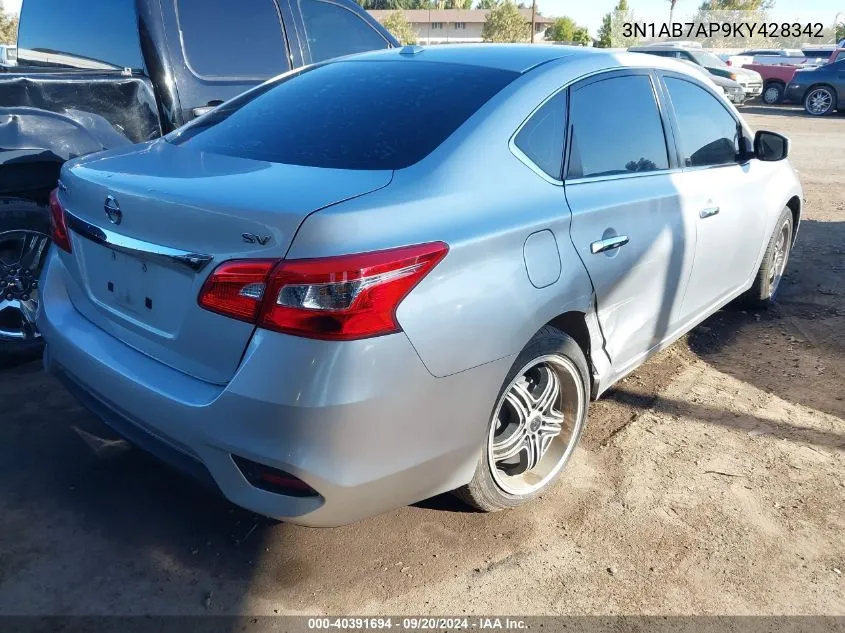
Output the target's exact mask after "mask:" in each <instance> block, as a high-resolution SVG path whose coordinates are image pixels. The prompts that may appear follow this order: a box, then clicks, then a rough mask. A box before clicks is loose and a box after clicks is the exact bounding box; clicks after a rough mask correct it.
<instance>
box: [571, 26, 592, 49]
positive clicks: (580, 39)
mask: <svg viewBox="0 0 845 633" xmlns="http://www.w3.org/2000/svg"><path fill="white" fill-rule="evenodd" d="M572 43H573V44H577V45H578V46H589V45H590V44H592V43H593V38H592V37H591V36H590V30H589V29H588V28H587V27H586V26H579V27H578V28H577V29H575V32H574V33H573V34H572Z"/></svg>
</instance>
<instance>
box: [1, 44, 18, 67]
mask: <svg viewBox="0 0 845 633" xmlns="http://www.w3.org/2000/svg"><path fill="white" fill-rule="evenodd" d="M17 65H18V47H17V46H14V45H13V44H0V67H4V66H5V67H8V66H17Z"/></svg>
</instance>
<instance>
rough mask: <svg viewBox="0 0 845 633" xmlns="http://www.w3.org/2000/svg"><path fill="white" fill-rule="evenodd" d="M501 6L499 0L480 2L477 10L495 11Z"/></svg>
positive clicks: (480, 0)
mask: <svg viewBox="0 0 845 633" xmlns="http://www.w3.org/2000/svg"><path fill="white" fill-rule="evenodd" d="M497 6H499V0H479V2H478V4H477V5H476V7H475V8H476V9H495V8H496V7H497Z"/></svg>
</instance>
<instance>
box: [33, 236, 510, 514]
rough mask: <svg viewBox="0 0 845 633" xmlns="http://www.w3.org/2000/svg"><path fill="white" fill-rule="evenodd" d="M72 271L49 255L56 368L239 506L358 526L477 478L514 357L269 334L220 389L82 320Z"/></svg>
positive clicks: (136, 434)
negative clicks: (264, 481)
mask: <svg viewBox="0 0 845 633" xmlns="http://www.w3.org/2000/svg"><path fill="white" fill-rule="evenodd" d="M66 274H67V271H66V269H65V268H64V265H63V263H62V261H61V259H60V258H58V257H57V256H56V253H55V252H54V251H51V253H50V255H49V256H48V262H47V265H46V266H45V270H44V272H43V274H42V281H41V292H42V302H41V309H40V313H39V316H38V325H39V328H40V329H41V331H42V333H43V335H44V338H45V340H46V342H47V344H48V351H47V353H46V356H45V363H46V365H47V367H48V369H49V370H50V371H51V372H53V373H55V374H56V375H58V376H59V377H60V378H61V379H62V380H63V382H65V384H67V385H69V387H70V390H71V391H72V392H73V393H74V394H75V395H76V396H77V398H79V399H80V401H81V402H82V403H83V404H84V405H85V406H87V407H88V408H89V409H90V410H91V411H92V412H93V413H95V414H96V415H97V416H98V417H100V418H101V419H103V420H104V421H105V422H106V423H107V424H109V425H110V426H112V427H113V428H115V430H117V431H118V432H119V433H121V434H122V435H124V436H126V437H127V438H128V439H130V440H132V441H134V442H135V443H136V444H138V445H140V446H141V447H142V448H146V449H147V450H148V451H150V452H152V453H153V454H155V455H157V456H158V457H160V458H162V459H164V460H165V461H167V462H169V463H171V464H173V465H175V466H177V467H179V468H181V469H182V470H184V471H187V472H189V473H190V474H192V475H194V476H196V477H198V478H200V479H204V480H206V481H208V482H213V484H214V485H215V486H216V487H218V488H219V489H220V490H221V491H222V492H223V494H224V495H225V496H226V497H228V498H229V499H230V500H231V501H232V502H234V503H236V504H237V505H240V506H243V507H245V508H248V509H250V510H252V511H254V512H257V513H259V514H263V515H266V516H270V517H273V518H276V519H283V520H287V521H291V522H294V523H300V524H303V525H313V526H334V525H341V524H344V523H349V522H351V521H355V520H357V519H360V518H363V517H366V516H370V515H373V514H377V513H379V512H383V511H385V510H389V509H392V508H395V507H399V506H403V505H407V504H409V503H413V502H415V501H419V500H421V499H425V498H427V497H430V496H432V495H435V494H439V493H442V492H445V491H448V490H452V489H454V488H456V487H459V486H461V485H463V484H464V483H466V482H467V481H469V479H470V478H471V477H472V473H473V471H474V469H475V466H476V464H477V460H478V456H479V448H480V446H481V444H482V442H483V438H484V435H485V431H486V425H487V422H488V418H489V415H490V411H491V409H492V405H493V401H494V399H495V397H496V394H497V392H498V390H499V388H500V386H501V384H502V381H503V380H504V376H505V374H506V372H507V371H508V369H509V367H510V364H511V361H512V359H510V358H506V359H501V360H500V361H496V362H494V363H489V364H487V365H483V366H481V367H478V368H475V369H472V370H469V371H466V372H461V373H459V374H455V375H453V376H449V377H445V378H434V377H433V376H432V375H431V374H430V373H429V372H428V371H427V370H426V369H425V367H424V365H423V364H422V362H421V361H420V359H419V357H418V355H417V354H416V352H415V351H414V349H413V347H412V346H411V344H410V341H408V339H407V337H406V336H405V335H404V334H401V333H400V334H395V335H390V336H384V337H379V338H374V339H368V340H363V341H355V342H347V343H337V342H329V341H313V340H308V339H301V338H297V337H291V336H287V335H283V334H278V333H272V332H266V331H263V330H258V331H257V332H256V333H255V335H254V336H253V339H252V341H251V342H250V344H249V346H248V348H247V350H246V352H245V354H244V358H243V360H242V362H241V365H240V367H239V368H238V371H237V373H236V374H235V376H234V377H233V378H232V380H231V381H230V382H229V383H228V384H227V385H225V386H221V385H214V384H210V383H206V382H203V381H201V380H198V379H195V378H192V377H190V376H188V375H186V374H184V373H181V372H179V371H177V370H175V369H172V368H170V367H168V366H166V365H164V364H162V363H160V362H158V361H156V360H154V359H152V358H150V357H148V356H146V355H144V354H142V353H140V352H138V351H136V350H135V349H133V348H131V347H129V346H127V345H125V344H124V343H122V342H121V341H119V340H118V339H116V338H114V337H112V336H111V335H110V334H108V333H106V332H105V331H103V330H101V329H100V328H98V327H97V326H95V325H94V324H92V323H91V322H90V321H88V320H87V319H85V317H83V316H82V315H81V314H80V313H79V312H77V310H76V309H75V308H74V306H73V304H72V303H71V301H70V299H69V298H68V294H67V292H66V289H65V285H64V276H65V275H66ZM209 336H213V332H210V333H209ZM232 455H237V456H240V457H244V458H246V459H248V460H251V461H254V462H258V463H260V464H265V465H267V466H271V467H274V468H278V469H280V470H284V471H286V472H289V473H291V474H293V475H295V476H296V477H298V478H300V479H301V480H303V481H304V482H305V483H307V484H308V485H309V486H311V487H312V488H314V489H315V490H316V491H317V492H318V493H319V495H320V496H319V497H294V496H287V495H281V494H275V493H271V492H268V491H265V490H262V489H259V488H256V487H254V486H252V485H251V484H250V483H249V482H248V481H247V480H246V478H245V477H244V476H243V474H242V473H241V471H240V470H239V469H238V468H237V466H236V465H235V463H234V461H233V460H232Z"/></svg>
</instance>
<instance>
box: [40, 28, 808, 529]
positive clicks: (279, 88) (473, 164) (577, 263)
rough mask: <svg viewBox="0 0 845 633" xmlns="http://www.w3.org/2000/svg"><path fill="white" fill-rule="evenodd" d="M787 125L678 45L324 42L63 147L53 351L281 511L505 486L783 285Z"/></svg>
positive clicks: (97, 400)
mask: <svg viewBox="0 0 845 633" xmlns="http://www.w3.org/2000/svg"><path fill="white" fill-rule="evenodd" d="M374 103H376V104H378V107H373V104H374ZM619 103H624V104H625V107H624V108H619ZM788 150H789V142H788V140H787V139H786V138H785V137H783V136H781V135H779V134H775V133H772V132H763V131H758V132H757V133H756V135H753V136H752V133H751V132H750V130H749V129H748V127H747V126H746V124H745V123H744V122H743V120H742V118H741V117H740V116H739V115H738V113H737V111H736V109H735V108H734V107H733V106H732V105H731V104H730V103H729V102H728V101H727V100H726V99H725V97H724V95H722V94H721V93H720V92H719V91H718V90H717V89H716V88H715V87H714V86H713V85H712V84H711V83H710V82H709V81H703V80H702V78H701V77H700V75H699V74H698V73H697V72H695V71H692V70H690V69H689V68H688V67H687V66H686V65H684V64H679V63H677V62H674V61H672V60H664V59H660V58H658V57H651V56H647V55H629V54H627V53H617V52H613V51H603V50H601V49H582V50H576V49H571V48H562V47H559V46H531V45H524V46H518V45H504V46H502V45H494V44H488V45H484V46H466V45H463V46H462V45H458V46H437V47H432V48H427V49H421V48H418V47H407V48H405V49H402V50H401V51H400V50H393V51H379V52H373V53H365V54H362V55H358V56H352V57H346V58H343V59H340V60H335V61H331V62H327V63H321V64H317V65H314V66H311V67H309V68H307V69H304V70H301V71H295V72H292V73H288V74H287V75H284V76H281V77H278V78H276V79H274V80H272V81H270V82H268V83H266V84H263V85H262V86H260V87H257V88H254V89H252V90H250V91H249V92H247V93H245V94H244V95H242V96H240V97H238V98H237V99H234V100H232V101H229V102H227V103H226V104H224V105H222V106H220V107H219V108H217V109H215V110H214V111H213V112H210V113H208V114H206V115H205V116H204V117H201V118H199V119H197V120H196V121H193V122H192V123H189V124H188V125H186V126H184V127H182V128H179V129H178V130H176V131H174V132H172V133H170V134H168V135H167V136H166V137H165V138H163V139H159V140H155V141H151V142H148V143H145V144H143V145H140V146H137V147H130V148H123V149H117V150H112V151H109V152H106V153H103V154H99V155H98V156H96V157H93V156H92V157H89V158H82V159H76V160H73V161H71V162H68V163H67V164H65V165H64V167H63V169H62V174H61V184H60V186H59V188H58V190H57V191H56V192H54V194H53V196H52V203H51V211H52V219H53V239H54V246H53V247H51V249H50V252H49V254H48V261H47V264H46V268H45V270H44V273H43V274H42V282H43V298H44V301H43V304H42V306H41V309H40V311H39V316H38V325H39V327H40V328H41V331H42V332H43V334H44V338H45V339H46V341H47V349H46V351H45V364H46V366H47V367H48V369H49V370H50V371H51V372H53V373H54V374H55V375H56V376H58V377H59V378H60V379H61V380H62V381H64V383H65V384H66V385H67V386H68V388H69V389H70V390H71V392H73V393H75V394H76V395H77V396H78V397H79V399H80V401H81V402H82V403H84V404H85V405H86V406H88V407H89V408H90V409H91V410H92V411H94V412H95V413H97V414H98V415H100V416H101V417H102V418H103V419H104V420H105V421H106V422H107V423H109V424H111V425H113V427H114V428H116V429H118V430H119V431H120V432H121V433H123V434H125V435H127V436H128V437H129V438H130V439H133V440H134V441H135V442H136V443H138V444H140V445H142V446H145V447H147V448H148V449H149V450H151V451H154V452H156V453H157V454H158V455H160V456H161V457H163V458H164V459H167V460H169V461H171V462H172V463H174V464H175V465H180V466H182V467H183V468H185V469H186V470H188V471H190V472H192V473H195V474H197V475H198V476H201V477H203V478H204V479H206V480H210V481H211V482H213V483H214V484H215V485H216V486H218V487H219V489H220V490H221V491H222V492H223V493H224V494H225V495H226V496H227V497H228V498H229V499H231V500H232V501H233V502H234V503H236V504H239V505H241V506H243V507H246V508H249V509H250V510H253V511H255V512H258V513H261V514H265V515H268V516H271V517H275V518H277V519H284V520H287V521H291V522H294V523H301V524H306V525H315V526H333V525H339V524H343V523H347V522H351V521H354V520H357V519H360V518H362V517H366V516H369V515H372V514H375V513H378V512H382V511H385V510H388V509H391V508H395V507H397V506H401V505H404V504H408V503H413V502H416V501H419V500H421V499H424V498H427V497H430V496H432V495H436V494H440V493H443V492H446V491H449V490H454V489H458V490H459V495H460V496H461V498H463V499H465V500H466V501H468V502H469V503H471V504H472V505H474V506H475V507H477V508H479V509H481V510H488V511H489V510H498V509H503V508H509V507H513V506H515V505H518V504H520V503H522V502H524V501H526V500H528V499H531V498H533V497H535V496H537V495H538V494H540V493H542V492H543V491H544V490H546V489H547V488H548V487H549V486H550V485H551V484H552V483H553V482H554V481H555V479H556V477H557V475H558V474H559V473H560V472H561V469H562V468H563V467H564V465H565V464H566V462H567V460H568V459H569V458H570V457H571V455H572V454H573V450H574V447H575V445H576V443H577V442H578V438H579V436H580V434H581V431H582V429H583V428H584V424H585V422H586V418H587V410H588V407H589V400H590V398H591V397H597V396H598V395H600V394H601V393H603V392H604V391H606V390H607V389H608V388H609V387H610V386H611V385H612V384H614V382H615V381H617V380H618V379H620V378H621V377H622V376H624V375H626V374H627V373H628V372H630V371H632V370H633V369H634V368H636V367H637V366H638V365H639V364H641V363H642V362H643V361H644V360H645V359H646V358H648V357H649V356H650V355H652V354H654V353H655V352H657V351H658V350H660V349H662V348H664V347H666V346H667V345H669V344H670V343H672V342H673V341H674V340H675V339H677V338H678V337H679V336H681V335H682V334H683V333H684V332H686V331H688V330H689V329H690V328H692V327H693V326H695V325H696V324H697V323H699V322H700V321H702V320H703V319H704V318H706V317H707V316H709V315H710V314H712V313H713V312H714V311H716V310H718V309H719V308H720V307H721V306H723V305H724V304H726V303H727V302H729V301H731V300H733V299H736V298H742V299H743V300H744V301H747V302H748V303H750V304H752V305H762V306H765V305H767V304H768V303H769V302H771V301H772V298H773V297H774V296H775V293H776V292H777V289H778V285H779V282H780V280H781V276H782V274H783V271H784V267H785V266H786V262H787V259H788V256H789V251H790V247H791V245H792V242H793V239H794V236H795V232H796V230H797V228H798V222H799V219H800V214H801V196H802V193H801V186H800V183H799V181H798V176H797V173H796V172H795V170H794V169H793V168H792V166H791V165H790V163H789V161H788V160H786V158H787V154H788Z"/></svg>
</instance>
